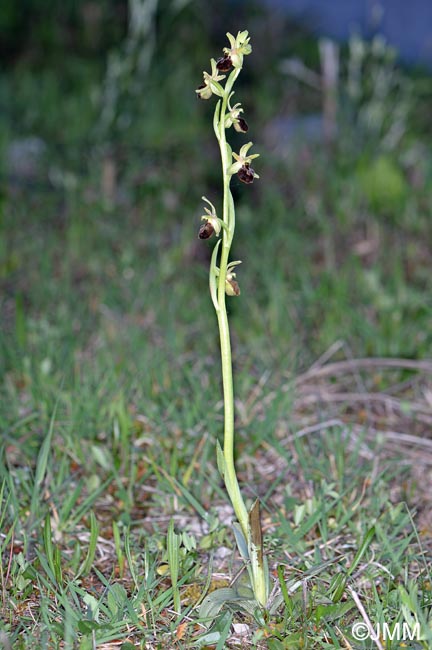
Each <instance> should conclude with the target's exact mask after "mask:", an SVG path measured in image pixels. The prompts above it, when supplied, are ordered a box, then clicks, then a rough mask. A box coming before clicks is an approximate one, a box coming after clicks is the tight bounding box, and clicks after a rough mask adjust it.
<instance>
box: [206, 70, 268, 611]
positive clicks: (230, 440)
mask: <svg viewBox="0 0 432 650" xmlns="http://www.w3.org/2000/svg"><path fill="white" fill-rule="evenodd" d="M239 72H240V68H237V69H236V70H234V71H233V72H232V73H231V75H230V77H229V79H228V81H227V84H226V86H225V90H224V94H223V97H222V103H221V104H219V103H218V105H217V107H216V113H215V121H214V123H215V133H216V137H217V139H218V142H219V147H220V153H221V160H222V174H223V221H224V223H225V224H226V225H227V229H226V230H225V229H224V230H223V242H222V247H221V248H222V250H221V257H220V263H219V275H218V285H217V309H216V313H217V318H218V325H219V335H220V348H221V361H222V383H223V396H224V443H223V456H224V482H225V486H226V489H227V492H228V495H229V497H230V499H231V503H232V505H233V508H234V512H235V514H236V517H237V519H238V522H239V524H240V528H241V530H242V533H243V536H244V538H245V540H246V541H247V544H248V547H249V550H250V561H251V565H250V568H251V574H252V575H251V578H252V586H253V591H254V594H255V597H256V599H257V601H258V602H259V603H260V604H261V605H262V606H265V604H266V600H267V585H266V575H265V569H264V567H263V564H262V561H260V560H259V559H258V558H259V557H261V559H262V549H259V551H260V553H259V552H258V549H257V548H256V547H255V546H254V544H253V542H252V539H251V527H250V521H249V514H248V511H247V509H246V505H245V502H244V500H243V497H242V494H241V492H240V486H239V483H238V479H237V474H236V470H235V463H234V386H233V371H232V355H231V338H230V330H229V323H228V315H227V310H226V302H225V295H226V294H225V283H226V277H227V267H228V260H229V254H230V250H231V243H232V240H233V236H234V228H235V209H234V202H233V199H232V195H231V191H230V182H231V174H229V173H228V170H229V168H230V165H231V162H232V160H231V157H232V156H231V148H230V147H229V145H227V141H226V135H225V114H226V110H227V105H228V98H229V95H230V93H231V89H232V86H233V84H234V82H235V80H236V78H237V76H238V74H239ZM218 111H219V115H218V114H217V113H218ZM216 125H217V126H216Z"/></svg>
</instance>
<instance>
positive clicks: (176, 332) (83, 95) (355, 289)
mask: <svg viewBox="0 0 432 650" xmlns="http://www.w3.org/2000/svg"><path fill="white" fill-rule="evenodd" d="M431 11H432V10H431V5H430V3H427V2H421V1H420V0H416V1H413V2H410V4H409V12H408V9H407V8H406V6H405V3H403V2H375V1H374V2H372V1H371V0H364V1H361V0H352V1H351V2H332V3H323V2H318V1H317V0H286V1H283V0H279V1H273V2H272V1H271V0H266V1H265V2H254V1H253V0H248V1H247V2H243V1H241V0H232V1H230V2H228V1H225V0H220V1H219V2H217V3H209V2H204V1H200V0H129V1H127V0H99V1H96V0H68V1H62V2H60V1H59V0H45V2H44V3H41V2H40V1H39V0H27V1H26V2H21V3H17V2H14V1H13V0H3V2H2V3H1V7H0V30H1V39H0V52H1V58H2V63H3V65H2V69H1V73H0V106H1V110H0V143H1V157H0V229H1V238H0V253H1V257H0V289H1V294H0V305H1V331H2V334H1V353H0V358H1V367H2V371H3V372H2V375H3V377H4V378H5V383H4V385H3V389H2V390H4V391H6V394H7V396H8V404H9V405H10V404H11V401H10V400H11V399H12V402H13V403H15V404H16V406H17V409H19V408H22V401H23V400H24V402H25V401H26V400H29V401H30V402H31V401H32V400H38V399H40V398H41V396H45V397H46V398H47V399H48V398H49V396H50V395H54V394H55V393H56V391H58V388H59V386H60V384H61V382H63V384H62V385H63V386H64V387H65V390H66V389H67V387H69V388H70V389H72V390H73V391H74V393H73V394H76V395H77V394H79V395H80V397H79V400H80V404H81V405H82V408H84V409H85V399H86V397H85V396H86V395H87V394H88V393H89V390H90V392H91V391H93V390H101V391H102V393H101V395H102V397H101V399H103V396H104V395H105V393H104V391H105V388H103V386H106V385H108V384H109V385H110V386H111V388H109V389H108V388H107V389H106V395H111V392H110V391H114V392H115V391H116V390H117V387H118V386H119V385H121V386H122V387H127V391H128V395H129V397H128V398H127V400H129V399H131V400H132V401H133V397H130V396H131V395H133V394H134V393H133V391H134V390H136V391H137V394H139V395H140V396H141V398H142V399H146V398H147V397H149V396H151V397H152V399H156V397H157V396H158V395H165V396H166V406H167V408H169V405H170V402H172V400H173V399H174V398H173V394H178V389H179V387H180V386H181V390H182V391H183V392H184V393H185V395H187V394H188V391H192V392H194V391H195V393H196V390H197V387H199V388H200V389H201V390H202V391H203V399H202V405H198V406H197V410H198V411H197V412H198V413H199V412H200V410H201V409H203V412H205V410H206V400H208V399H212V397H211V395H212V392H211V391H212V388H214V385H217V384H218V381H219V375H218V365H216V366H215V367H214V365H215V364H218V363H219V362H218V349H217V331H216V323H215V319H214V314H213V309H212V305H211V301H210V298H209V295H208V285H207V273H208V260H209V255H210V252H211V245H212V244H211V243H210V244H207V243H206V242H201V241H199V240H198V239H197V231H198V227H199V217H200V215H201V214H202V201H201V196H202V195H203V194H205V195H206V196H207V197H208V198H209V199H210V200H212V201H213V202H215V203H216V205H218V203H220V197H221V180H220V161H219V157H218V149H217V146H216V142H215V140H214V135H213V132H212V126H211V123H212V114H213V109H214V102H213V100H210V101H208V102H206V101H199V100H197V97H196V94H195V88H197V87H198V86H199V85H200V83H201V82H202V71H203V70H208V69H209V59H210V58H211V57H215V58H217V57H218V56H220V55H221V53H222V48H223V47H224V46H225V45H226V44H227V40H226V36H225V33H226V32H227V31H230V32H232V33H234V34H235V33H236V32H237V30H239V29H247V30H249V32H250V35H251V39H252V46H253V53H252V55H251V56H249V57H247V58H246V59H245V66H244V71H243V73H242V76H241V79H240V81H239V83H238V87H237V90H236V97H235V99H236V101H241V102H242V105H243V106H244V110H245V113H244V115H245V118H246V120H247V122H248V123H249V133H248V135H247V136H246V138H247V140H245V136H242V135H241V134H236V133H232V134H230V136H231V137H232V143H233V147H234V148H237V147H239V146H241V144H243V143H244V142H245V141H248V140H249V139H251V140H253V142H254V144H255V149H256V150H257V151H258V152H260V154H261V157H260V158H259V159H258V160H257V161H256V166H255V167H256V171H257V172H258V173H259V175H260V179H259V181H257V182H255V183H254V184H253V186H251V187H247V186H243V185H242V184H241V183H240V182H239V181H238V180H237V179H236V178H235V179H234V180H233V192H234V195H235V200H236V202H237V206H238V208H237V210H238V214H237V224H238V226H237V232H236V240H235V245H234V251H233V256H234V259H242V260H243V265H242V267H241V270H239V273H238V280H239V283H240V286H241V290H242V295H241V298H239V299H231V300H230V303H229V308H230V315H231V322H232V327H233V337H234V348H235V354H236V364H237V366H238V368H237V370H238V372H239V378H240V379H239V382H240V384H242V382H243V384H244V385H245V386H246V387H247V386H249V384H253V382H254V381H255V379H256V378H257V377H260V376H261V375H262V373H263V372H264V371H266V370H269V371H270V372H271V373H272V376H273V377H274V378H275V379H274V381H275V385H277V384H278V382H279V381H280V378H281V377H282V376H291V375H292V373H295V372H297V370H299V369H302V368H303V369H304V368H305V367H308V365H309V364H311V363H313V361H314V360H315V359H317V358H318V357H320V356H321V355H322V354H324V353H326V351H328V350H329V349H330V350H331V351H332V354H333V353H334V354H335V356H336V358H337V356H338V354H339V355H343V356H344V357H346V356H350V355H355V356H402V357H410V358H414V359H416V358H422V357H424V356H425V355H426V356H427V355H430V349H431V343H432V317H431V314H432V304H431V292H430V289H431V286H430V285H431V272H430V268H431V250H430V242H431V230H432V226H431V224H432V221H431V216H430V215H431V206H432V185H431V178H432V154H431V147H430V143H431V130H432V127H431V119H430V106H431V100H432V83H431V77H430V71H431V62H432V17H431ZM108 369H109V370H108ZM108 376H109V377H110V380H109V381H108V380H107V384H104V381H105V379H106V378H107V377H108ZM110 381H112V384H110ZM76 391H79V392H78V393H77V392H76ZM131 391H132V392H131ZM23 395H25V396H24V397H23ZM141 398H137V399H141ZM12 411H13V409H12ZM12 411H11V412H12ZM9 415H10V413H9V412H8V413H4V414H3V417H5V418H6V419H8V418H9ZM193 417H195V416H193ZM90 420H91V418H90ZM86 426H89V427H90V428H91V426H92V424H91V421H89V424H88V425H86Z"/></svg>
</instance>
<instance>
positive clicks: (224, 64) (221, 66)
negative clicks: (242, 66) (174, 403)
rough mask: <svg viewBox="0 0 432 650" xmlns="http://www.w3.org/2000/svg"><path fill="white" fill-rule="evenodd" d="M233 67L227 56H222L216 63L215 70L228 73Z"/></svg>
mask: <svg viewBox="0 0 432 650" xmlns="http://www.w3.org/2000/svg"><path fill="white" fill-rule="evenodd" d="M232 67H233V63H232V60H231V57H230V55H229V54H226V53H225V54H224V55H223V56H221V57H220V58H219V59H218V60H217V61H216V68H217V69H218V70H220V71H221V72H229V70H231V68H232Z"/></svg>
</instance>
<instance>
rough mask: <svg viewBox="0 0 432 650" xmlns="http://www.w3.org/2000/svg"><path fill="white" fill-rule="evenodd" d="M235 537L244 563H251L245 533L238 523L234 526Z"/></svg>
mask: <svg viewBox="0 0 432 650" xmlns="http://www.w3.org/2000/svg"><path fill="white" fill-rule="evenodd" d="M232 527H233V531H234V536H235V538H236V543H237V548H238V550H239V553H240V555H241V557H242V560H243V561H244V562H248V561H249V550H248V545H247V542H246V540H245V537H244V535H243V531H242V529H241V526H240V524H239V523H238V522H234V523H233V525H232Z"/></svg>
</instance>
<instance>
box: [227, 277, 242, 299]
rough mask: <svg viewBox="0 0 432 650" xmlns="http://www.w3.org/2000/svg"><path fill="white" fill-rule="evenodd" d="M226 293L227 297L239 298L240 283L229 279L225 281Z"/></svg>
mask: <svg viewBox="0 0 432 650" xmlns="http://www.w3.org/2000/svg"><path fill="white" fill-rule="evenodd" d="M225 293H226V294H227V296H239V295H240V293H241V292H240V287H239V283H238V282H237V280H234V279H233V278H227V279H226V281H225Z"/></svg>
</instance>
